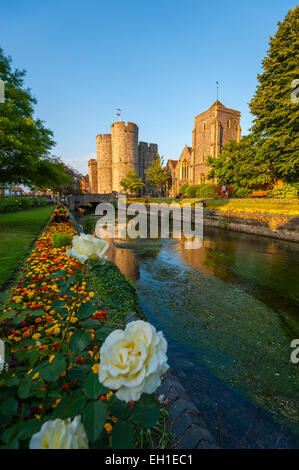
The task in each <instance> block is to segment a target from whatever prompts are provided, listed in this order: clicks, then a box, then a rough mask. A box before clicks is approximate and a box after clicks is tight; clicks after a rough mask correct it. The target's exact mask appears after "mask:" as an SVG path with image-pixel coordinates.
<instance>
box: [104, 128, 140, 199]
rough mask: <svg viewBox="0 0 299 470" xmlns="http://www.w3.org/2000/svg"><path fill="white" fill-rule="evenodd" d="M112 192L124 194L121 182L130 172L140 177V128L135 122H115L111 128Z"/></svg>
mask: <svg viewBox="0 0 299 470" xmlns="http://www.w3.org/2000/svg"><path fill="white" fill-rule="evenodd" d="M111 147H112V190H113V191H118V192H122V191H123V189H122V187H121V186H120V184H119V183H120V181H121V180H122V179H123V178H125V177H126V176H127V173H128V171H129V170H134V171H135V173H136V174H137V175H138V170H139V168H138V126H137V125H136V124H134V123H133V122H128V123H127V125H126V124H125V122H123V121H120V122H114V123H113V124H112V126H111Z"/></svg>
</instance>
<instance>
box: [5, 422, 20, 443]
mask: <svg viewBox="0 0 299 470" xmlns="http://www.w3.org/2000/svg"><path fill="white" fill-rule="evenodd" d="M21 425H22V422H21V421H20V422H19V423H16V424H14V425H13V426H11V427H10V428H7V429H6V430H5V431H4V433H3V434H2V435H1V441H3V442H9V441H11V440H12V439H13V438H14V436H15V435H16V434H17V432H18V430H19V429H20V427H21Z"/></svg>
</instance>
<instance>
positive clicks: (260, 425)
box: [109, 229, 299, 447]
mask: <svg viewBox="0 0 299 470" xmlns="http://www.w3.org/2000/svg"><path fill="white" fill-rule="evenodd" d="M109 257H110V259H111V260H112V261H114V262H115V264H117V266H119V268H120V270H121V271H122V272H123V273H124V274H125V275H126V276H129V277H131V278H132V279H133V280H134V281H136V289H137V292H138V295H139V297H140V299H141V302H142V304H143V305H145V306H146V307H147V308H148V309H149V312H151V315H152V317H151V318H150V321H152V322H153V323H155V322H156V323H157V324H159V327H161V328H162V329H163V331H164V332H165V333H166V334H167V335H168V340H169V342H170V354H171V357H170V362H171V365H172V367H173V368H174V369H175V370H176V372H177V373H179V375H180V376H181V377H183V379H184V385H185V386H186V388H187V390H189V391H190V393H192V397H193V398H194V399H195V401H196V402H197V404H198V406H199V407H200V405H202V403H204V408H205V409H204V410H201V412H203V416H206V419H207V420H209V422H210V423H212V424H211V425H212V426H213V423H215V419H214V414H215V412H214V411H213V406H214V404H215V402H216V401H217V402H218V403H219V404H220V403H221V406H222V409H221V413H222V420H223V422H222V426H223V429H226V430H227V435H224V436H223V439H224V441H225V443H226V445H227V446H228V447H230V446H236V447H237V446H241V445H242V446H244V447H246V446H248V447H250V446H253V447H255V446H256V440H257V439H258V438H257V436H258V435H260V434H261V433H262V430H264V435H265V436H267V437H265V443H264V446H265V447H267V446H270V447H271V446H278V447H283V446H284V445H285V446H286V447H288V446H290V444H289V443H286V444H283V442H282V440H281V436H280V434H282V433H283V430H281V428H278V431H275V432H276V434H275V432H274V431H273V429H272V428H271V426H270V424H269V423H270V422H272V421H273V418H274V419H275V420H278V422H279V423H281V424H280V425H279V426H281V425H282V426H286V428H288V429H290V430H291V432H292V433H295V432H296V429H297V430H298V411H297V410H298V408H297V406H296V405H297V403H296V397H298V394H299V384H298V365H295V364H292V363H291V362H290V353H291V350H290V342H291V340H292V339H294V338H298V337H299V329H298V325H299V321H298V316H299V315H298V314H299V292H298V288H297V285H296V280H298V278H299V249H298V245H296V244H291V243H286V242H278V241H273V240H271V239H267V238H263V237H256V236H251V235H246V234H241V233H234V232H228V231H219V230H217V229H209V230H205V236H204V245H203V247H202V248H201V249H197V250H186V249H185V248H184V243H183V242H181V241H180V240H173V239H169V240H165V239H164V240H162V239H157V240H148V239H136V240H128V239H127V240H115V241H114V242H113V243H111V247H110V251H109ZM184 350H186V351H188V354H187V355H185V356H184V358H183V359H180V358H181V357H182V355H183V351H184ZM204 367H206V368H207V370H208V371H211V372H212V373H213V374H214V375H213V376H214V377H215V376H216V377H218V379H216V378H214V379H213V376H211V375H209V373H206V372H205V369H204ZM196 371H198V375H197V376H196ZM207 377H208V378H207ZM219 378H220V379H221V380H222V381H223V382H220V381H219ZM215 380H216V384H215ZM217 380H218V382H217ZM222 384H223V385H222ZM224 384H226V385H224ZM225 386H226V387H227V386H228V387H229V388H226V389H225V390H224V388H225ZM205 387H206V389H205ZM210 390H213V396H211V395H210V393H209V392H210ZM220 391H221V392H220ZM237 392H241V394H242V395H240V396H239V395H236V393H237ZM197 395H198V396H197ZM242 396H243V397H244V398H242ZM223 397H226V398H225V400H223ZM245 397H247V398H249V399H250V400H251V401H253V402H254V403H256V404H257V405H258V406H259V407H260V408H256V409H253V410H252V409H250V406H254V405H249V404H250V402H245V404H244V403H243V402H242V400H246V399H245ZM241 404H242V406H243V408H242V407H241ZM209 407H210V415H209ZM207 410H208V411H207ZM211 410H212V411H211ZM233 410H238V412H236V411H233ZM244 410H245V411H244ZM249 410H250V411H249ZM259 410H268V411H269V412H271V415H270V418H269V417H268V418H266V417H265V416H264V415H263V414H261V413H262V411H259ZM234 412H235V414H234ZM246 413H247V414H246ZM263 413H264V412H263ZM232 416H233V422H232ZM241 417H242V419H241ZM267 420H268V421H267ZM269 420H270V421H269ZM244 422H246V423H250V426H251V431H249V430H248V429H247V428H246V429H245V428H244ZM216 425H217V423H216V424H215V426H216ZM242 426H243V428H242ZM269 426H270V427H269ZM234 432H235V433H236V432H238V433H240V434H241V435H242V436H243V437H242V439H241V441H242V444H241V443H240V442H241V441H239V442H238V444H237V443H236V440H235V441H234V440H233V437H232V435H233V433H234ZM288 432H289V431H288ZM242 433H243V434H242ZM271 433H272V434H271ZM224 434H225V433H224ZM293 435H294V434H293ZM267 439H268V441H267ZM249 441H250V442H249ZM266 441H267V442H266ZM259 445H260V446H262V447H263V445H262V444H259Z"/></svg>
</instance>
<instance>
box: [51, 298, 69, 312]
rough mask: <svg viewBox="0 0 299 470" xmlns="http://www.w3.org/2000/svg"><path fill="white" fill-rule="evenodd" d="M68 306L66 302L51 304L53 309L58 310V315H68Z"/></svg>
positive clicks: (55, 301) (57, 301)
mask: <svg viewBox="0 0 299 470" xmlns="http://www.w3.org/2000/svg"><path fill="white" fill-rule="evenodd" d="M66 307H67V305H66V302H65V300H54V302H53V303H52V304H51V309H53V310H56V312H58V313H62V314H68V313H69V312H68V310H67V309H66Z"/></svg>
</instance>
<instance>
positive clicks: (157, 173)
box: [145, 153, 170, 193]
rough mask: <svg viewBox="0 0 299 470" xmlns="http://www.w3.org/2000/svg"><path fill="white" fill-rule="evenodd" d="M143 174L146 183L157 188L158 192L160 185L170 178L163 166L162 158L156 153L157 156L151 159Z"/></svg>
mask: <svg viewBox="0 0 299 470" xmlns="http://www.w3.org/2000/svg"><path fill="white" fill-rule="evenodd" d="M145 174H146V176H147V179H146V181H147V183H149V184H150V185H151V186H155V187H156V188H158V190H159V193H161V188H162V186H164V184H165V183H166V181H167V180H168V179H169V178H170V176H169V174H168V173H167V170H166V168H165V167H164V159H163V157H160V155H159V154H158V153H157V158H156V159H155V160H153V161H152V164H151V165H150V166H149V167H148V169H147V170H145Z"/></svg>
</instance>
